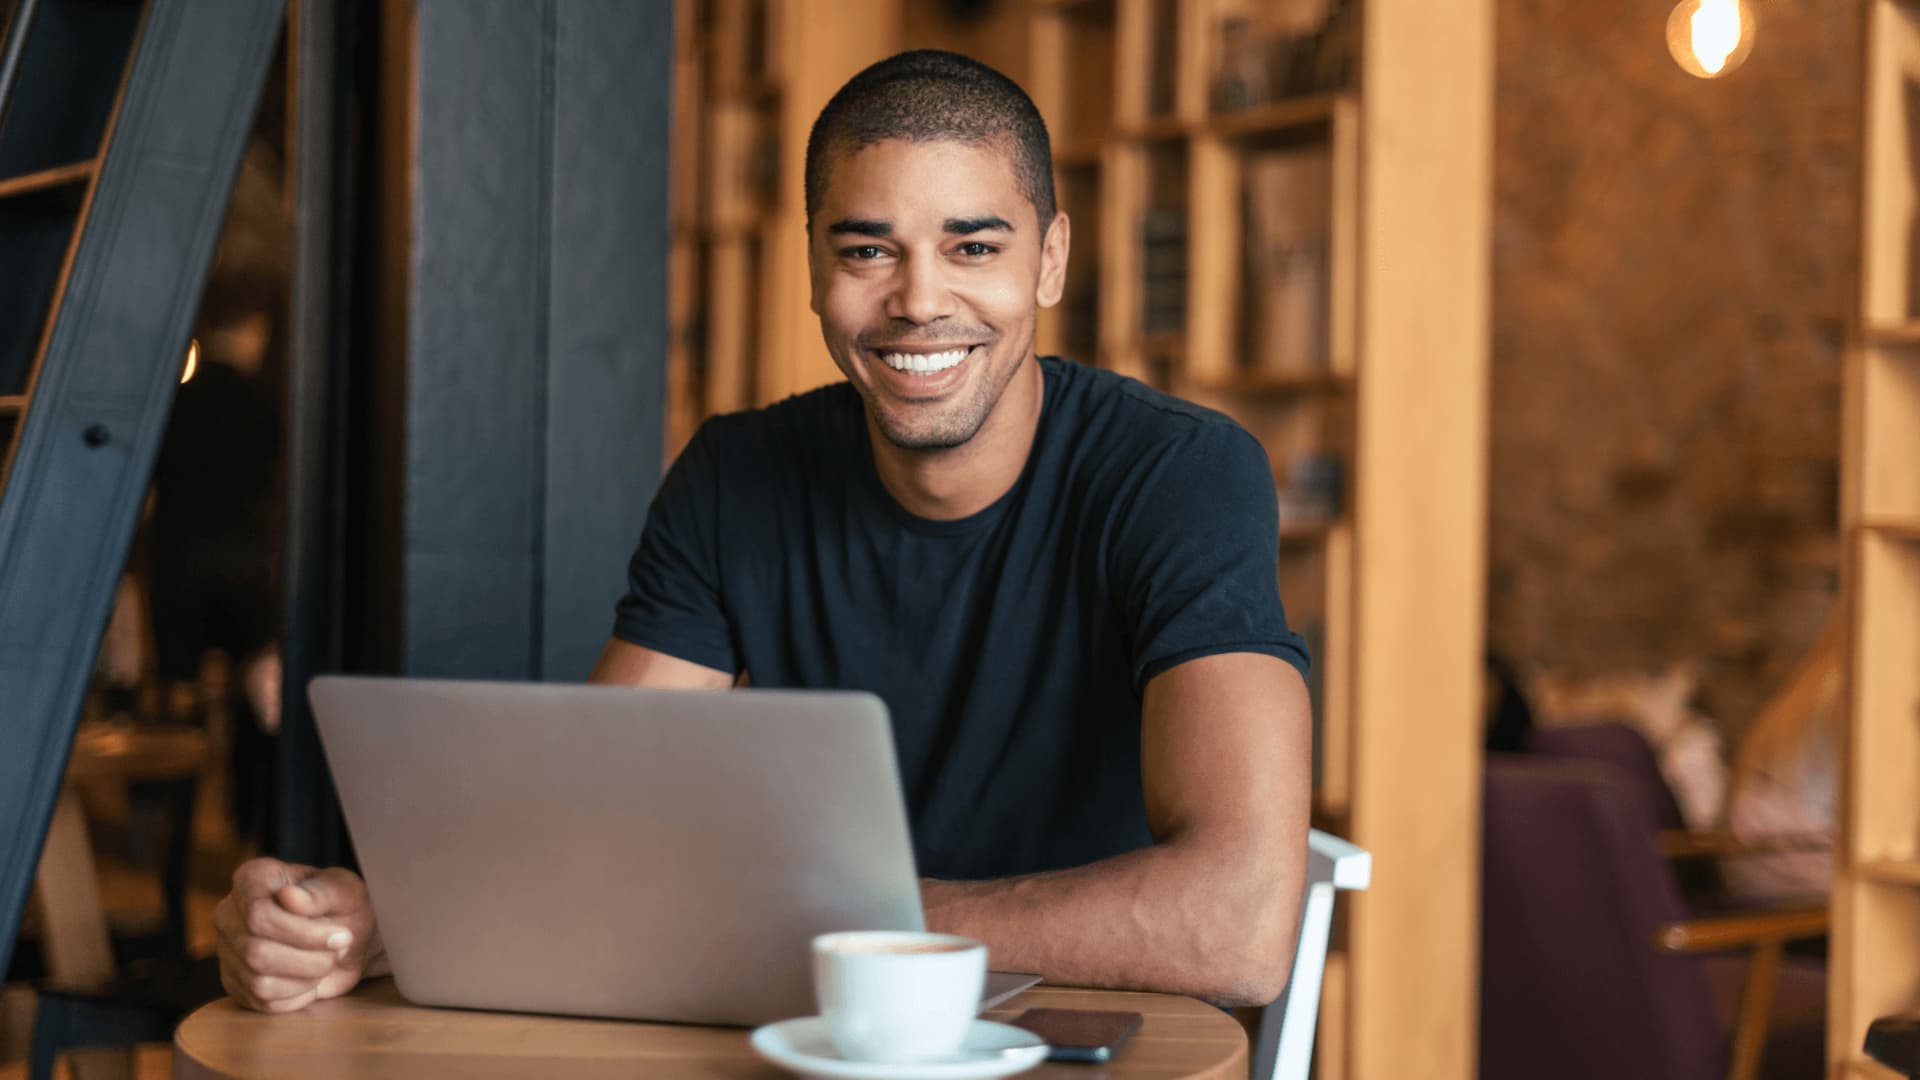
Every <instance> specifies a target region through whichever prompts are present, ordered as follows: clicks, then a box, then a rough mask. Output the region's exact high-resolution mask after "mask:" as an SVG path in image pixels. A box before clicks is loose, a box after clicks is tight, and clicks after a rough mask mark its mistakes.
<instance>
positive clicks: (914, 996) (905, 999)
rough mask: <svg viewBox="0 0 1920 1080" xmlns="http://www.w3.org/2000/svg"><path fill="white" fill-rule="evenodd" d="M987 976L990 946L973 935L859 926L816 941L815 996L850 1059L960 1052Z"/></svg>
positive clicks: (902, 1058)
mask: <svg viewBox="0 0 1920 1080" xmlns="http://www.w3.org/2000/svg"><path fill="white" fill-rule="evenodd" d="M986 978H987V947H986V946H985V945H982V944H981V943H980V942H978V941H975V940H973V939H972V938H964V937H956V936H955V935H952V934H928V933H919V932H915V931H897V930H855V931H850V932H847V933H839V934H822V935H820V936H819V937H817V938H814V939H813V992H814V996H815V998H816V999H817V1000H818V1001H819V1004H820V1015H821V1016H823V1017H825V1018H826V1021H827V1030H828V1031H829V1032H830V1033H831V1034H832V1036H833V1045H834V1048H835V1049H837V1050H839V1051H840V1056H841V1057H844V1058H846V1059H847V1060H849V1061H878V1062H888V1063H899V1062H908V1061H925V1060H927V1059H929V1058H938V1057H944V1056H946V1055H949V1054H951V1053H953V1052H954V1051H955V1050H958V1049H959V1048H960V1042H961V1040H962V1039H964V1038H966V1034H967V1027H968V1026H969V1025H971V1024H972V1023H973V1019H974V1016H975V1015H976V1014H977V1013H978V1012H979V1011H980V991H981V988H982V986H984V985H985V982H986Z"/></svg>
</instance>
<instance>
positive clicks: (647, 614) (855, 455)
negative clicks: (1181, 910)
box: [614, 357, 1307, 879]
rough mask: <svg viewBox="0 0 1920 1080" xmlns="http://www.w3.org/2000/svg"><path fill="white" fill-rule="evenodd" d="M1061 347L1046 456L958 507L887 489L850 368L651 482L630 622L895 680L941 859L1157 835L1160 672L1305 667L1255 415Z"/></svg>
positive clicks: (1051, 376) (677, 648)
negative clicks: (1149, 693)
mask: <svg viewBox="0 0 1920 1080" xmlns="http://www.w3.org/2000/svg"><path fill="white" fill-rule="evenodd" d="M1040 365H1041V371H1042V373H1043V375H1044V377H1045V384H1046V388H1045V397H1044V399H1043V404H1042V411H1041V416H1040V423H1039V430H1038V432H1037V433H1036V435H1035V437H1034V444H1033V451H1032V454H1031V455H1030V457H1029V458H1028V461H1027V465H1026V469H1025V471H1024V472H1023V473H1022V475H1021V477H1020V479H1019V480H1018V481H1017V482H1016V483H1015V484H1014V486H1013V487H1012V488H1011V489H1010V490H1009V491H1008V492H1007V493H1006V495H1004V496H1003V497H1001V498H1000V499H999V500H998V501H996V502H995V503H994V504H993V505H991V506H989V507H988V508H986V509H985V510H982V511H980V512H979V513H977V514H974V515H973V516H971V517H968V518H964V519H961V520H957V521H932V520H928V519H925V518H920V517H917V516H915V515H913V514H910V513H908V512H907V511H906V510H905V509H904V508H902V507H901V506H900V504H899V503H898V502H896V501H895V500H894V499H893V497H892V496H891V495H889V494H888V493H887V491H886V489H885V488H884V487H883V486H882V485H881V483H880V479H879V476H878V474H877V473H876V472H875V471H874V465H873V449H872V446H871V444H870V443H869V441H868V434H867V427H866V423H865V414H864V406H863V405H862V403H861V400H860V397H859V395H858V394H857V393H856V392H855V391H854V390H853V388H852V387H851V386H850V385H848V384H846V383H839V384H836V385H833V386H828V387H824V388H822V389H819V390H815V391H813V392H811V393H807V394H803V395H801V396H799V397H794V398H790V399H788V400H786V401H783V402H781V403H779V404H777V405H773V406H770V407H768V408H765V409H759V410H755V411H751V412H744V413H735V414H732V415H728V416H720V417H715V418H714V419H712V420H709V421H707V423H706V424H704V425H702V427H701V428H700V430H699V432H698V433H697V434H695V435H694V437H693V439H692V441H691V442H689V443H688V444H687V448H686V450H685V451H684V452H682V454H681V455H680V458H679V460H677V461H676V462H674V465H673V467H672V469H670V470H669V471H668V473H667V476H666V478H665V480H664V481H663V482H662V483H661V486H660V490H659V492H658V494H657V495H656V496H655V498H654V501H653V505H652V508H651V509H650V510H649V512H648V516H647V524H646V529H645V532H644V533H643V535H642V536H641V539H640V546H639V550H638V551H637V552H635V554H634V557H633V562H632V565H631V567H630V570H629V581H630V589H629V592H628V595H627V596H626V597H625V598H624V599H623V600H622V601H621V602H620V604H619V608H618V617H617V619H616V621H615V625H614V634H615V636H617V637H619V638H621V639H622V640H625V641H629V642H632V643H634V644H636V645H642V646H645V647H647V648H650V649H655V650H657V651H660V652H663V653H667V654H669V655H672V656H676V657H679V658H681V659H684V660H689V661H692V662H693V663H696V664H700V665H703V666H705V667H709V668H715V669H718V670H720V671H728V672H740V671H743V670H744V671H745V672H746V673H747V675H748V677H749V679H750V681H751V682H752V684H753V685H754V686H757V687H813V688H836V689H859V690H867V691H871V692H872V693H874V694H877V695H879V697H880V698H881V699H882V700H884V701H885V702H886V704H887V708H888V710H889V711H890V712H891V714H892V718H893V731H894V741H895V744H896V748H897V750H898V753H899V755H900V776H901V782H902V786H903V788H904V790H905V792H906V799H907V811H908V815H909V818H910V819H911V823H912V831H913V844H914V852H915V855H916V857H917V859H918V861H919V870H920V873H921V874H922V875H923V876H927V877H937V878H947V879H981V878H998V877H1006V876H1009V875H1013V874H1023V873H1031V872H1037V871H1044V870H1055V869H1060V868H1063V867H1068V866H1077V865H1081V864H1084V863H1089V862H1093V861H1095V860H1098V859H1102V858H1106V857H1108V856H1111V855H1116V854H1119V853H1121V852H1125V851H1130V850H1133V849H1135V848H1140V847H1144V846H1146V845H1148V844H1151V843H1152V842H1153V837H1152V835H1151V833H1150V832H1149V831H1148V827H1147V819H1146V812H1145V808H1144V804H1143V797H1142V794H1141V782H1140V701H1141V693H1142V691H1143V690H1144V688H1145V686H1146V684H1147V682H1148V680H1150V679H1152V678H1153V677H1154V676H1155V675H1158V674H1159V673H1161V672H1163V671H1165V670H1166V669H1168V668H1170V667H1173V666H1174V665H1176V664H1179V663H1181V662H1183V661H1186V660H1192V659H1195V658H1197V657H1202V656H1207V655H1211V654H1215V653H1225V652H1252V653H1264V654H1267V655H1270V656H1277V657H1280V658H1281V659H1283V660H1286V661H1287V662H1289V663H1291V664H1293V665H1294V666H1295V667H1296V668H1299V669H1300V670H1301V671H1302V673H1303V674H1304V672H1305V670H1306V666H1307V653H1306V646H1305V643H1304V642H1303V641H1302V640H1301V639H1300V637H1299V636H1298V635H1295V634H1293V633H1291V632H1289V631H1288V629H1287V624H1286V617H1285V615H1284V614H1283V613H1282V611H1281V606H1280V593H1279V583H1278V576H1277V570H1278V568H1277V561H1278V547H1279V535H1278V530H1279V522H1278V516H1277V505H1276V499H1275V496H1274V486H1273V476H1272V472H1271V471H1270V468H1269V466H1268V463H1267V457H1266V453H1265V451H1264V450H1263V449H1262V448H1261V446H1260V444H1259V443H1258V442H1257V441H1256V440H1255V439H1254V438H1253V436H1251V435H1250V434H1248V433H1247V432H1246V430H1245V429H1243V428H1241V427H1240V426H1239V425H1237V424H1235V423H1234V422H1233V421H1232V420H1229V419H1228V418H1226V417H1225V416H1222V415H1220V414H1219V413H1216V412H1213V411H1211V410H1208V409H1203V408H1200V407H1198V406H1196V405H1192V404H1190V403H1188V402H1184V401H1181V400H1180V399H1178V398H1173V397H1169V396H1167V395H1165V394H1161V393H1159V392H1157V391H1155V390H1152V389H1150V388H1148V387H1146V386H1144V385H1142V384H1140V383H1138V382H1135V381H1134V380H1132V379H1127V378H1123V377H1121V376H1119V375H1115V374H1113V373H1111V372H1106V371H1100V370H1097V369H1094V368H1087V367H1082V366H1080V365H1078V364H1074V363H1071V362H1068V361H1064V360H1059V359H1055V358H1052V357H1047V358H1042V359H1041V360H1040Z"/></svg>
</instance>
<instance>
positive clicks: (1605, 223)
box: [1489, 0, 1861, 740]
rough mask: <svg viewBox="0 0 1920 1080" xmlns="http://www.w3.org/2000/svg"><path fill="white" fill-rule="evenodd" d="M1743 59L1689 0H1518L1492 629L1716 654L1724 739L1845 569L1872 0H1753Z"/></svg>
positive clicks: (1526, 638)
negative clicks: (1701, 44) (1864, 40)
mask: <svg viewBox="0 0 1920 1080" xmlns="http://www.w3.org/2000/svg"><path fill="white" fill-rule="evenodd" d="M1755 6H1756V8H1757V14H1758V17H1759V28H1758V40H1757V44H1756V47H1755V49H1754V52H1753V55H1752V56H1751V57H1750V58H1749V59H1748V61H1747V64H1746V66H1745V67H1743V68H1742V69H1740V70H1739V71H1737V72H1735V73H1734V74H1733V75H1731V76H1729V77H1727V78H1725V79H1721V80H1717V81H1713V82H1707V81H1702V80H1698V79H1694V78H1692V77H1690V76H1687V75H1686V74H1684V73H1682V72H1681V71H1680V69H1679V68H1678V67H1676V66H1675V65H1674V63H1673V62H1672V60H1671V59H1670V58H1669V57H1668V56H1667V52H1666V48H1665V42H1664V26H1665V20H1666V16H1667V12H1668V11H1669V10H1670V9H1671V7H1672V0H1612V2H1608V3H1598V4H1597V3H1593V2H1591V0H1504V2H1503V3H1502V4H1501V5H1500V9H1499V27H1498V40H1499V69H1498V90H1497V94H1498V99H1497V103H1496V122H1497V125H1498V136H1497V146H1496V165H1495V189H1496V194H1495V198H1496V215H1495V221H1496V226H1495V237H1494V242H1495V253H1494V309H1493V325H1494V336H1493V387H1492V417H1493V430H1492V498H1491V511H1492V521H1491V541H1490V543H1491V550H1490V560H1491V561H1490V566H1489V571H1490V574H1489V582H1490V596H1489V604H1490V608H1489V616H1490V621H1489V636H1490V638H1491V641H1492V643H1493V645H1494V647H1496V648H1497V649H1499V650H1500V651H1502V652H1503V653H1504V654H1506V655H1508V656H1509V657H1512V658H1513V659H1515V660H1516V661H1518V662H1520V663H1521V664H1523V665H1551V666H1554V667H1558V668H1562V669H1566V670H1569V671H1572V672H1576V673H1591V672H1596V671H1601V670H1606V669H1618V668H1643V669H1655V668H1660V667H1664V666H1665V665H1666V664H1667V663H1668V662H1670V661H1673V660H1681V659H1690V660H1695V661H1698V662H1699V663H1700V664H1701V666H1702V670H1703V673H1704V677H1705V681H1704V687H1703V697H1702V704H1703V706H1704V708H1705V709H1706V711H1707V712H1709V713H1710V714H1711V715H1713V716H1714V717H1715V718H1716V719H1717V720H1718V721H1719V723H1720V724H1721V726H1722V728H1723V730H1724V731H1726V732H1727V734H1728V735H1729V737H1730V740H1731V739H1732V738H1734V737H1737V735H1738V733H1739V732H1740V731H1742V730H1743V729H1744V728H1745V726H1746V724H1747V723H1748V721H1749V720H1750V718H1751V716H1752V714H1753V712H1754V710H1755V709H1756V708H1758V707H1759V705H1760V704H1761V703H1762V702H1763V701H1764V700H1765V699H1766V697H1767V695H1768V694H1769V693H1770V692H1771V690H1772V688H1773V687H1775V686H1777V685H1778V684H1779V682H1780V681H1781V680H1782V678H1784V676H1785V673H1786V670H1787V669H1788V668H1789V667H1790V666H1791V665H1792V663H1793V662H1794V661H1795V660H1796V659H1797V658H1798V657H1799V656H1800V655H1801V654H1802V653H1803V652H1804V651H1805V649H1806V648H1807V646H1808V645H1809V644H1810V643H1811V642H1812V640H1813V638H1814V636H1815V634H1816V633H1817V632H1818V630H1819V626H1820V623H1821V621H1822V619H1823V618H1824V617H1825V615H1826V612H1827V609H1828V607H1829V606H1830V604H1831V603H1832V598H1833V595H1834V589H1835V586H1836V580H1835V574H1836V567H1835V564H1836V559H1837V554H1838V550H1837V546H1836V543H1835V517H1836V503H1837V490H1836V483H1837V481H1836V476H1837V461H1836V458H1837V453H1838V447H1839V402H1840V391H1839V383H1840V366H1841V344H1842V333H1843V320H1844V319H1845V318H1846V314H1847V312H1848V311H1849V309H1850V307H1851V306H1852V300H1853V296H1854V274H1855V267H1856V260H1857V251H1858V241H1857V237H1856V235H1855V214H1856V209H1857V207H1856V204H1857V202H1858V198H1857V188H1858V182H1857V166H1856V162H1857V155H1858V126H1859V117H1858V106H1859V78H1860V54H1861V42H1860V34H1861V29H1860V15H1859V11H1860V6H1859V5H1858V4H1852V3H1845V2H1840V0H1763V2H1756V3H1755Z"/></svg>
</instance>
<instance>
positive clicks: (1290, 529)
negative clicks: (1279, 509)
mask: <svg viewBox="0 0 1920 1080" xmlns="http://www.w3.org/2000/svg"><path fill="white" fill-rule="evenodd" d="M1333 525H1334V522H1333V521H1332V520H1328V521H1314V522H1282V523H1281V524H1280V546H1281V547H1283V548H1286V547H1296V548H1297V547H1306V546H1308V545H1311V544H1318V543H1322V542H1324V541H1325V540H1326V539H1327V537H1329V536H1332V535H1333Z"/></svg>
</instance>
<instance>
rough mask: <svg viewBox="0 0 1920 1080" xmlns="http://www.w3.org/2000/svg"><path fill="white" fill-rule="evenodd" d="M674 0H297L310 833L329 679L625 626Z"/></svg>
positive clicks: (293, 813) (285, 823)
mask: <svg viewBox="0 0 1920 1080" xmlns="http://www.w3.org/2000/svg"><path fill="white" fill-rule="evenodd" d="M671 9H672V5H671V4H669V3H665V2H659V3H656V2H652V0H645V2H626V0H391V2H389V3H387V4H385V5H383V6H382V7H379V8H373V7H371V6H367V5H361V4H357V3H351V2H345V0H303V3H302V4H301V5H300V12H301V26H300V29H301V34H300V36H299V38H298V40H299V41H300V44H301V50H300V53H299V63H300V64H301V65H302V67H301V68H300V69H299V78H300V80H301V86H300V91H299V110H300V111H299V113H298V120H299V123H298V132H299V150H298V151H297V153H296V174H297V177H298V179H297V183H298V184H299V185H300V193H299V197H298V200H297V202H298V208H297V212H296V234H297V236H298V238H299V239H298V243H297V245H296V246H297V248H298V251H297V252H296V262H297V269H296V272H295V289H294V315H293V328H294V332H293V334H292V339H293V367H294V375H293V379H292V383H293V394H292V402H291V413H292V424H291V438H290V463H289V474H288V476H289V484H288V488H289V499H288V567H287V570H288V573H287V578H288V623H289V625H288V627H287V649H286V676H287V683H286V699H285V715H286V724H285V728H284V729H283V730H284V732H285V735H286V738H285V739H284V740H283V753H282V766H283V771H282V794H283V799H282V807H281V815H280V831H279V843H280V849H281V853H282V854H284V855H286V856H288V857H291V858H295V859H298V860H301V861H306V862H316V863H334V862H338V861H340V860H341V858H342V857H343V850H342V845H341V843H340V841H341V839H342V836H341V833H340V831H339V829H338V824H337V817H336V810H335V808H334V804H333V798H332V788H331V785H330V784H329V782H328V777H327V773H326V769H325V765H324V762H323V761H322V760H321V757H320V748H319V745H318V743H317V741H316V739H315V736H314V730H313V721H312V717H311V715H310V713H309V712H308V710H307V703H306V693H305V686H306V683H307V681H308V679H310V678H311V677H312V676H313V675H315V674H318V673H321V672H324V671H343V670H344V671H360V672H380V673H407V674H414V675H434V676H453V677H465V678H494V679H535V680H577V679H581V678H584V677H585V675H586V674H587V672H588V670H589V669H590V667H591V665H592V663H593V659H594V657H595V656H596V655H597V653H598V651H599V649H600V647H601V645H602V644H603V643H604V642H605V640H606V636H607V632H608V630H609V629H610V627H611V625H612V607H613V603H614V601H615V600H616V599H617V597H618V595H619V593H620V590H621V589H622V588H623V586H624V580H625V576H624V571H625V565H626V560H627V557H628V556H629V554H631V552H632V548H633V545H634V542H635V541H636V540H637V539H638V537H639V532H640V525H641V521H642V519H643V518H644V515H645V510H646V504H647V500H648V499H649V498H650V497H651V495H652V493H653V489H654V487H655V486H656V484H657V482H658V479H659V476H660V469H661V460H660V457H661V445H662V440H663V430H662V420H663V412H664V405H665V394H666V376H665V357H666V330H665V327H666V295H667V284H666V268H667V242H668V237H667V196H666V187H667V174H668V169H667V147H668V131H667V124H668V116H669V111H668V87H669V80H670V76H671V72H672V66H673V54H672V48H673V46H672V42H673V35H672V27H671V24H670V16H671ZM356 133H361V134H360V135H359V137H356Z"/></svg>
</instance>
